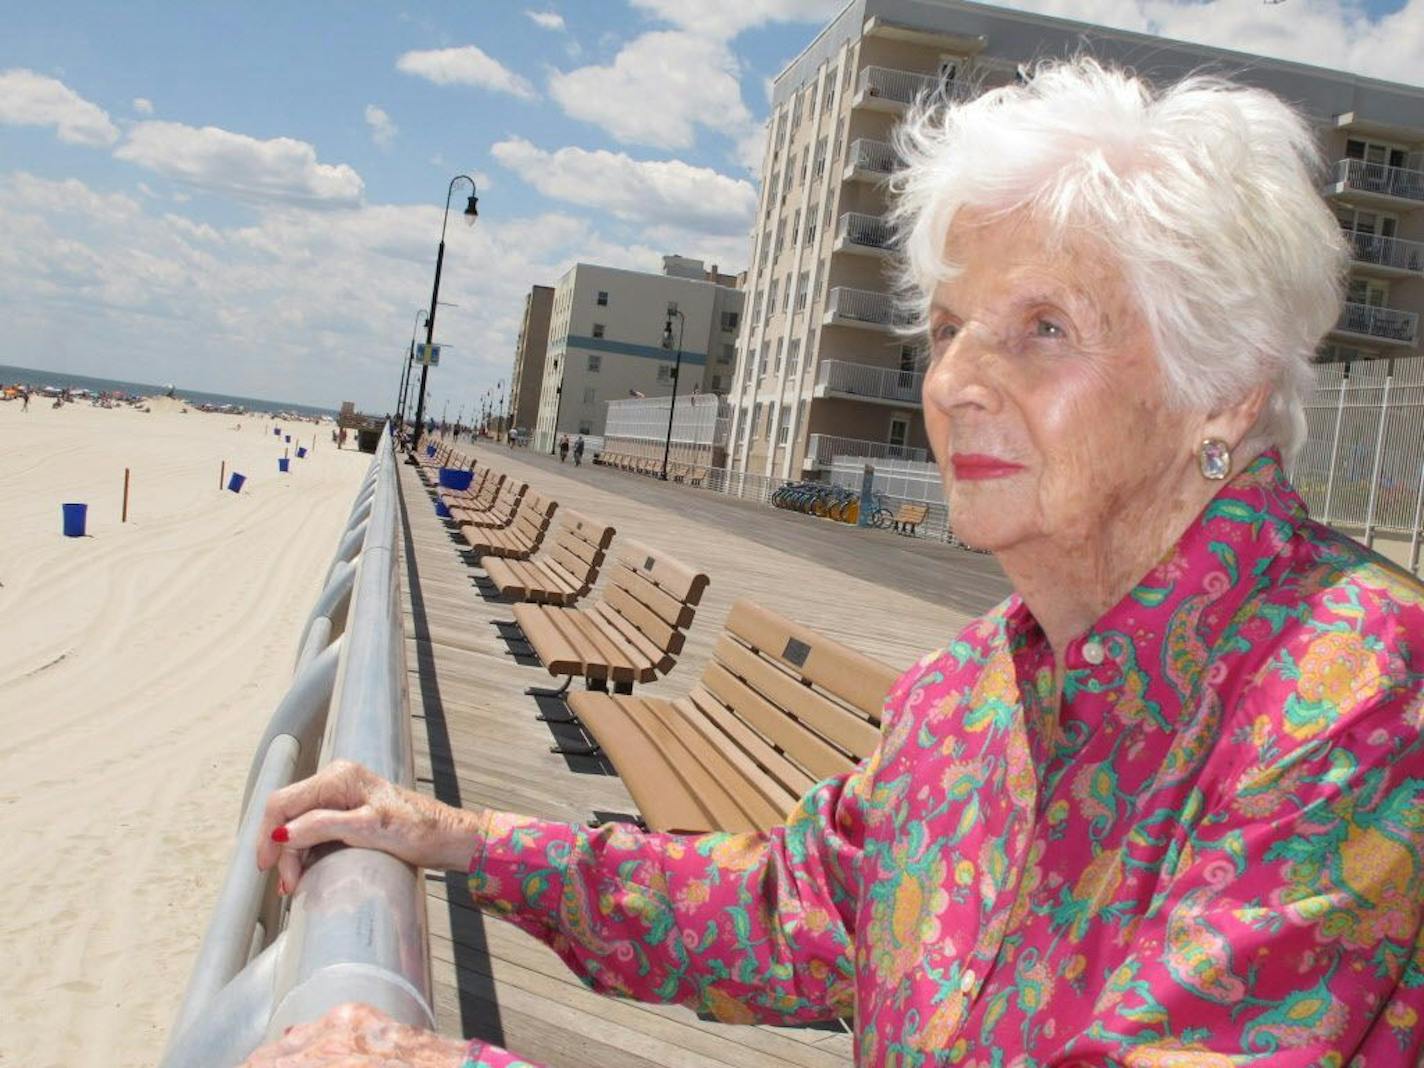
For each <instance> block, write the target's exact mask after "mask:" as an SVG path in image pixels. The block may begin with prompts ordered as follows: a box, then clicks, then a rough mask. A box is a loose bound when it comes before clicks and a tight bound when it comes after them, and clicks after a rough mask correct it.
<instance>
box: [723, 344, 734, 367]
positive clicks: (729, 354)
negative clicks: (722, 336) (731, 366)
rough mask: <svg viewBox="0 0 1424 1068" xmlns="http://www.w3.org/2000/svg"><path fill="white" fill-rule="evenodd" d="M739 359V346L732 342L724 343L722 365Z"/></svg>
mask: <svg viewBox="0 0 1424 1068" xmlns="http://www.w3.org/2000/svg"><path fill="white" fill-rule="evenodd" d="M736 358H737V346H736V345H734V344H732V343H731V342H730V341H724V342H722V358H721V362H722V363H731V362H732V361H733V360H735V359H736Z"/></svg>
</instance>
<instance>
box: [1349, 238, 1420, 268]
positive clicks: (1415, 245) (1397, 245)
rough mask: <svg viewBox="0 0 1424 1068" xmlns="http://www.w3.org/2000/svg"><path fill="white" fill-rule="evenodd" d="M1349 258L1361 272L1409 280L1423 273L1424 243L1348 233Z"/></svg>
mask: <svg viewBox="0 0 1424 1068" xmlns="http://www.w3.org/2000/svg"><path fill="white" fill-rule="evenodd" d="M1345 239H1346V240H1347V241H1349V242H1350V259H1351V260H1353V261H1354V264H1355V266H1356V267H1358V268H1359V269H1360V270H1361V271H1362V272H1366V273H1369V274H1382V275H1389V276H1391V277H1396V278H1408V277H1410V276H1412V275H1419V274H1424V244H1421V243H1420V242H1418V241H1401V240H1399V239H1398V238H1396V237H1379V236H1377V235H1375V234H1361V233H1356V232H1353V231H1348V230H1347V231H1346V232H1345Z"/></svg>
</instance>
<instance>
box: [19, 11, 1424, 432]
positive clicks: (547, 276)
mask: <svg viewBox="0 0 1424 1068" xmlns="http://www.w3.org/2000/svg"><path fill="white" fill-rule="evenodd" d="M839 6H840V4H839V3H838V2H836V0H717V2H705V0H628V2H624V0H582V2H572V0H553V2H545V3H538V4H527V5H526V4H521V3H518V2H508V3H503V2H501V3H496V2H493V0H483V2H481V0H464V2H459V3H455V2H451V3H436V4H427V5H422V6H420V7H419V8H415V7H402V6H399V5H389V4H378V3H362V4H351V3H336V2H334V0H332V2H319V3H306V4H281V3H276V2H265V3H254V4H246V5H234V4H224V5H208V4H184V5H179V4H176V3H171V2H170V3H166V4H159V3H151V2H150V3H128V4H124V5H114V4H109V3H97V2H95V3H73V2H71V3H65V4H62V5H61V4H26V5H11V10H9V11H8V12H7V14H6V33H5V35H4V36H3V37H0V235H4V240H3V241H0V309H3V314H4V318H5V320H6V324H7V328H6V330H5V333H4V336H3V337H0V363H13V364H20V365H25V366H41V367H53V368H56V369H60V370H67V371H73V372H78V373H85V374H97V375H107V376H111V377H122V378H133V379H139V380H147V381H155V382H167V381H173V382H176V383H179V384H180V385H183V386H187V387H190V388H194V389H204V390H212V391H219V392H232V393H240V394H247V395H257V396H270V397H274V398H280V399H288V400H296V401H302V402H306V403H313V404H322V405H331V406H334V405H335V404H336V403H338V402H339V401H341V400H344V399H350V400H355V401H357V402H358V404H360V405H362V406H363V407H366V408H369V409H373V410H384V409H386V408H388V407H390V405H391V403H392V402H393V400H394V393H395V385H396V380H397V377H398V375H399V370H400V360H401V356H402V352H403V349H404V346H405V344H406V343H407V342H408V340H409V337H410V331H411V325H412V322H413V319H414V317H415V313H416V309H417V308H419V307H421V306H422V305H423V304H424V303H425V301H426V300H427V299H428V297H429V289H430V276H431V270H432V267H433V261H434V252H435V244H436V242H437V241H438V239H439V230H440V211H441V208H442V206H443V198H444V193H445V190H446V186H447V183H448V181H449V179H450V178H451V177H452V176H453V175H455V174H457V173H461V172H465V173H470V174H473V175H475V176H476V178H477V180H478V182H479V185H480V209H481V218H480V220H479V222H478V224H476V226H475V227H473V228H472V229H466V228H465V227H464V226H462V225H461V224H460V222H459V221H458V218H452V222H451V232H450V238H449V245H448V248H447V255H446V266H445V275H444V280H443V283H442V292H441V296H442V298H443V299H445V300H449V301H452V302H455V303H457V304H458V305H459V307H458V308H442V309H441V311H440V316H439V320H438V326H439V328H438V330H437V333H438V335H439V338H440V340H442V341H444V342H445V343H446V344H447V345H448V346H450V347H449V349H447V352H446V356H445V364H444V366H442V367H441V368H440V369H439V370H438V371H437V372H435V373H434V374H433V375H432V391H433V395H434V399H435V403H436V406H437V408H436V410H437V411H438V410H439V405H441V404H442V403H443V402H445V401H448V402H449V404H450V414H451V416H452V417H453V416H454V414H455V412H456V411H457V409H458V407H459V406H460V405H462V404H464V405H468V404H470V403H471V402H473V401H474V400H476V399H477V398H478V396H479V394H481V393H482V392H483V391H484V390H485V389H486V388H488V387H491V386H494V385H495V383H496V382H497V381H498V380H501V379H503V380H505V381H506V382H507V379H508V374H509V366H510V361H511V358H512V352H513V346H514V340H515V337H516V335H517V333H518V328H519V316H520V312H521V310H522V294H523V293H524V292H526V291H527V289H528V287H529V286H530V285H532V284H535V283H543V284H553V283H554V282H555V281H556V280H557V278H558V276H559V274H560V273H562V272H563V271H564V270H565V269H567V267H568V266H569V265H570V264H572V263H573V262H575V261H578V260H585V261H593V262H601V263H610V264H614V265H619V266H631V267H639V268H644V269H654V270H655V269H657V267H658V264H659V257H660V256H661V254H663V253H665V252H677V253H682V254H684V255H691V256H700V257H703V258H706V259H708V260H710V261H715V262H717V263H718V264H719V265H720V266H721V267H722V268H723V269H732V270H736V269H740V268H742V267H743V266H745V262H746V258H747V255H748V252H749V241H748V238H747V232H748V229H749V227H750V225H751V222H752V218H753V214H754V211H755V199H756V187H755V174H756V171H755V168H756V165H757V162H758V160H759V158H760V147H761V146H760V140H761V138H760V131H761V126H762V123H763V122H764V120H765V117H766V114H767V86H768V84H769V81H770V79H771V78H772V77H773V76H774V75H775V74H776V72H777V71H778V70H780V69H781V67H782V66H783V65H784V64H785V63H786V61H787V60H788V59H790V58H791V57H793V56H794V55H795V54H796V53H797V52H799V51H800V50H801V48H802V47H803V46H804V45H805V44H806V43H807V42H808V41H809V40H810V39H811V37H812V36H814V34H815V33H816V31H817V30H818V29H819V28H820V26H821V25H823V24H824V23H825V22H826V21H827V20H828V19H829V18H830V17H831V16H832V15H833V14H834V13H835V11H836V10H838V9H839ZM1018 6H1024V7H1032V8H1034V9H1036V10H1041V11H1044V12H1045V13H1050V14H1059V15H1064V16H1067V17H1073V18H1079V19H1085V20H1089V21H1101V22H1105V23H1109V24H1112V25H1118V26H1123V27H1125V28H1130V29H1139V30H1148V29H1150V30H1154V31H1159V32H1163V33H1165V34H1167V35H1169V36H1172V35H1175V36H1181V37H1186V38H1190V39H1197V40H1202V41H1205V42H1206V43H1213V44H1223V45H1230V46H1233V47H1237V48H1243V49H1246V50H1258V51H1262V52H1265V53H1267V54H1274V55H1282V56H1285V57H1288V58H1296V59H1302V60H1306V61H1309V62H1316V63H1321V64H1323V65H1328V66H1339V67H1343V68H1347V69H1355V70H1359V71H1361V72H1362V73H1369V74H1373V75H1375V76H1378V77H1385V78H1396V79H1400V80H1413V81H1416V82H1417V80H1418V78H1419V74H1418V73H1416V68H1417V65H1418V57H1419V56H1420V55H1421V54H1424V0H1408V6H1407V7H1406V6H1404V5H1402V4H1401V3H1399V2H1396V0H1388V2H1376V3H1371V4H1367V5H1363V6H1361V5H1359V4H1354V3H1338V2H1335V0H1312V2H1309V3H1305V2H1302V0H1286V2H1285V3H1283V4H1280V5H1262V4H1260V3H1259V2H1252V0H1229V2H1228V0H1207V2H1205V3H1203V2H1194V3H1190V4H1188V3H1175V2H1172V0H1033V2H1032V3H1024V4H1020V5H1018Z"/></svg>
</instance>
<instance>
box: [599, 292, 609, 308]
mask: <svg viewBox="0 0 1424 1068" xmlns="http://www.w3.org/2000/svg"><path fill="white" fill-rule="evenodd" d="M598 306H599V307H600V308H606V307H608V290H606V289H600V290H599V291H598Z"/></svg>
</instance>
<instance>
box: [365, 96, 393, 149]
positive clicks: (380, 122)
mask: <svg viewBox="0 0 1424 1068" xmlns="http://www.w3.org/2000/svg"><path fill="white" fill-rule="evenodd" d="M366 125H367V126H369V127H370V128H371V140H372V141H374V142H376V145H377V147H379V148H389V147H390V144H391V142H392V141H394V140H395V137H396V133H397V129H396V124H395V123H394V122H392V121H391V117H390V116H389V115H387V114H386V113H385V112H384V111H383V110H382V109H380V108H378V107H376V105H375V104H367V105H366Z"/></svg>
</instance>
